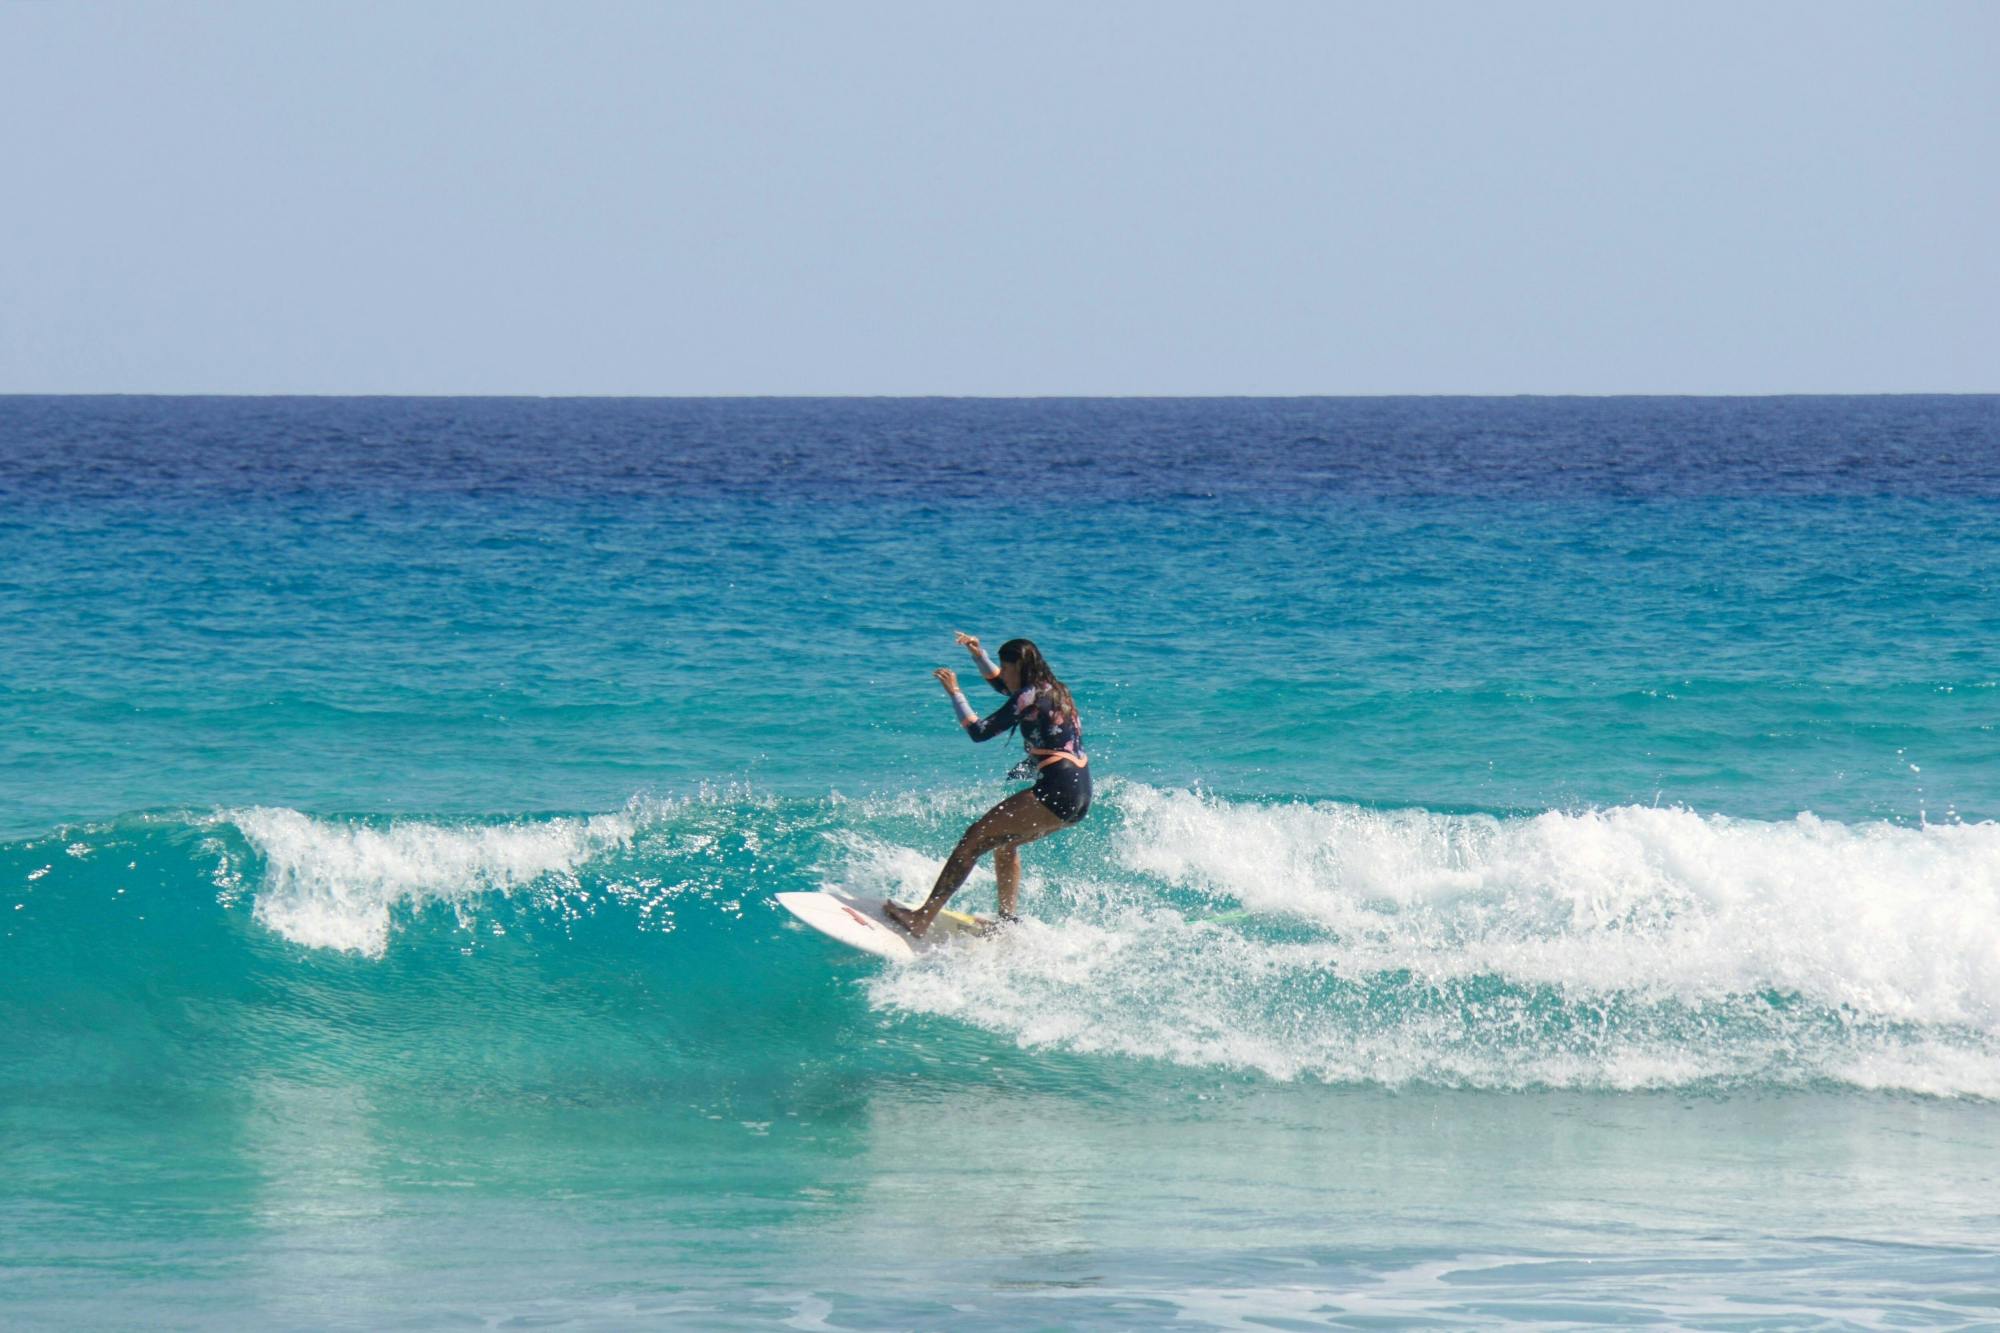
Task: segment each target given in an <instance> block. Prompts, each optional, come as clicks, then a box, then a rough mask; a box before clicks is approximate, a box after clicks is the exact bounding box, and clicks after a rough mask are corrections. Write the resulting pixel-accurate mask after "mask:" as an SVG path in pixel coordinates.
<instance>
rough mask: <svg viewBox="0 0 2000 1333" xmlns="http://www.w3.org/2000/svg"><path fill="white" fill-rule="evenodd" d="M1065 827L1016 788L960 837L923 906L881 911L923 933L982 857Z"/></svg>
mask: <svg viewBox="0 0 2000 1333" xmlns="http://www.w3.org/2000/svg"><path fill="white" fill-rule="evenodd" d="M1062 826H1063V822H1062V820H1061V819H1059V818H1057V817H1056V816H1055V815H1054V814H1052V813H1050V811H1049V808H1048V807H1047V806H1045V805H1043V804H1042V803H1041V801H1040V800H1038V799H1036V797H1035V793H1034V791H1033V790H1032V789H1030V790H1028V791H1017V792H1015V793H1014V794H1013V795H1012V796H1009V797H1008V798H1007V799H1006V800H1004V801H1002V802H1000V804H998V805H996V806H994V807H993V808H992V809H991V810H988V811H987V812H986V813H985V814H983V815H981V816H980V817H979V818H978V819H976V820H974V821H973V824H972V827H971V828H969V829H967V830H966V831H965V836H964V837H962V838H960V839H959V840H958V846H956V847H954V848H952V849H951V855H950V856H948V857H946V858H945V862H944V869H943V870H940V871H939V872H938V877H937V883H936V884H935V885H933V886H932V887H931V896H930V897H928V898H926V899H925V900H924V905H923V906H922V907H919V908H917V909H916V910H915V911H913V912H911V911H905V910H903V909H902V908H899V907H897V906H896V905H895V904H894V903H890V904H889V905H888V906H886V907H884V908H883V909H882V910H883V911H884V912H886V913H888V914H889V916H890V917H891V918H892V919H894V920H895V921H896V922H897V923H898V924H900V925H901V926H902V927H903V928H904V929H905V930H907V931H909V932H910V933H911V934H912V935H922V934H923V933H924V932H925V931H926V930H929V929H930V926H931V922H932V921H934V920H936V919H937V914H938V913H939V912H941V911H943V910H944V905H945V904H946V903H948V902H950V901H951V895H952V894H954V893H957V892H958V887H959V885H961V884H963V883H965V877H966V876H967V875H970V874H971V873H972V867H973V865H974V864H975V863H976V862H977V861H978V860H979V858H980V857H982V856H984V855H986V854H987V853H988V852H990V851H993V850H994V849H996V848H999V847H1019V846H1020V845H1021V844H1022V843H1024V842H1033V841H1034V840H1035V839H1036V838H1039V837H1041V836H1042V835H1043V834H1045V833H1053V832H1055V831H1056V830H1057V829H1059V828H1061V827H1062ZM1018 882H1019V881H1018V880H1017V881H1016V883H1017V884H1018Z"/></svg>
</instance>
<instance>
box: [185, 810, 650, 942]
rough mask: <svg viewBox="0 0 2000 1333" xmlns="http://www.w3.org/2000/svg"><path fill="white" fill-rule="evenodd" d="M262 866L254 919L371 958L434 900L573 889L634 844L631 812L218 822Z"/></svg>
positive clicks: (287, 814) (285, 816) (295, 814)
mask: <svg viewBox="0 0 2000 1333" xmlns="http://www.w3.org/2000/svg"><path fill="white" fill-rule="evenodd" d="M220 819H221V820H222V821H224V822H227V823H230V824H233V825H235V826H236V828H237V829H238V830H240V831H241V832H242V834H243V836H244V837H245V838H247V839H248V840H249V842H250V844H251V846H252V847H253V848H254V849H255V850H256V852H257V854H258V855H259V856H261V857H262V858H263V862H264V866H263V874H262V879H261V883H260V884H259V885H258V887H257V890H256V903H255V907H254V908H253V913H252V914H253V916H254V917H255V919H256V920H257V921H258V923H259V924H261V925H263V926H265V927H267V928H268V929H270V930H273V931H276V932H277V933H278V934H280V935H282V936H284V937H285V938H286V939H288V940H291V941H293V942H294V943H297V944H303V945H307V946H310V947H312V948H320V949H342V950H347V951H350V952H355V953H361V954H366V955H368V956H370V957H376V958H379V957H381V956H382V954H383V953H384V952H385V951H386V950H387V948H388V945H389V928H390V919H391V914H392V912H393V911H395V910H396V909H398V908H417V907H421V906H423V905H424V904H426V903H430V902H462V901H463V900H465V899H467V898H468V897H470V896H473V895H478V894H483V893H492V892H500V893H506V892H510V891H513V890H516V889H520V888H524V887H526V886H529V885H532V884H536V883H538V882H554V883H555V884H556V885H558V886H560V887H565V888H574V887H575V885H576V871H577V868H578V867H579V866H581V865H582V864H584V863H585V862H587V861H589V860H590V859H591V858H593V857H595V856H599V855H602V854H603V853H605V852H608V851H611V850H613V849H616V848H621V847H625V846H627V845H629V844H630V842H631V839H632V835H633V832H634V830H635V827H636V817H635V814H634V813H633V812H631V811H626V812H622V813H618V814H607V815H595V816H592V817H590V818H588V819H545V820H538V821H534V822H521V823H513V824H495V825H479V824H463V825H454V824H444V823H428V822H423V821H405V822H398V823H393V824H389V825H387V826H378V825H372V824H366V823H359V822H350V821H339V820H326V819H314V818H312V817H311V816H309V815H305V814H301V813H300V812H299V811H297V810H290V809H285V808H282V807H275V808H274V807H268V806H259V807H255V808H252V809H246V810H231V811H226V812H224V813H223V814H222V815H221V816H220Z"/></svg>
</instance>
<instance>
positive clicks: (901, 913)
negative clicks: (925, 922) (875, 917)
mask: <svg viewBox="0 0 2000 1333" xmlns="http://www.w3.org/2000/svg"><path fill="white" fill-rule="evenodd" d="M882 915H883V916H886V917H888V918H889V921H890V924H892V925H896V926H900V927H902V929H903V932H904V933H905V934H907V935H908V936H909V937H910V938H911V939H915V940H920V939H922V938H923V937H924V932H922V931H921V930H918V929H917V928H916V926H915V925H914V924H912V923H913V922H915V920H916V916H917V910H916V909H915V908H914V907H905V906H903V905H902V904H901V903H899V902H896V901H894V900H886V901H884V902H883V904H882Z"/></svg>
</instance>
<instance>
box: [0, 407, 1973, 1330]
mask: <svg viewBox="0 0 2000 1333" xmlns="http://www.w3.org/2000/svg"><path fill="white" fill-rule="evenodd" d="M954 630H965V631H968V632H971V633H975V634H979V635H981V636H982V637H983V638H984V639H985V641H986V642H987V643H988V644H989V645H997V644H998V643H999V642H1000V641H1001V640H1003V639H1006V638H1009V637H1014V636H1026V637H1031V638H1033V639H1035V640H1036V641H1037V642H1038V643H1039V644H1040V645H1041V647H1042V649H1043V651H1044V652H1045V654H1046V655H1047V657H1048V658H1049V660H1050V662H1051V663H1052V664H1053V666H1054V667H1055V669H1056V671H1057V672H1058V673H1059V674H1060V675H1061V676H1062V677H1063V679H1064V680H1065V682H1066V683H1067V684H1068V685H1069V686H1070V688H1071V690H1072V691H1073V693H1074V695H1075V697H1076V699H1077V702H1078V704H1079V707H1080V709H1081V712H1082V716H1083V724H1084V734H1085V740H1086V745H1087V748H1088V749H1089V751H1090V753H1091V756H1092V771H1093V773H1094V774H1096V775H1097V776H1096V783H1097V802H1096V805H1095V807H1094V808H1093V810H1092V813H1091V814H1090V816H1089V817H1088V819H1087V820H1085V821H1084V822H1083V823H1082V824H1081V825H1080V826H1078V827H1077V828H1075V829H1072V830H1067V831H1064V832H1061V833H1058V834H1056V835H1055V836H1053V837H1051V838H1049V839H1047V840H1045V841H1043V842H1040V843H1037V844H1034V845H1033V846H1031V847H1029V848H1028V849H1026V851H1025V852H1024V853H1023V862H1024V865H1025V868H1026V875H1025V882H1024V893H1023V905H1024V911H1025V912H1026V913H1027V915H1028V916H1029V917H1030V920H1028V921H1027V922H1026V923H1025V924H1024V925H1023V926H1022V927H1020V928H1019V929H1017V930H1015V931H1012V932H1010V933H1009V934H1008V935H1006V936H1004V937H1002V938H999V939H996V940H992V941H987V942H983V943H980V944H977V945H973V946H967V947H961V948H953V949H945V950H938V951H935V952H933V953H931V954H929V955H927V956H926V957H925V958H924V959H923V960H921V961H920V962H918V963H916V964H913V965H910V966H906V967H892V966H889V965H886V964H884V963H881V962H879V961H877V960H873V959H870V958H867V957H864V956H861V955H857V954H851V953H848V952H846V951H844V950H843V949H842V948H841V947H840V946H838V945H836V944H833V943H832V942H830V941H827V940H825V939H823V938H821V937H819V936H817V935H814V934H811V933H809V932H807V931H805V930H804V929H803V928H802V927H800V926H798V925H797V924H796V923H794V922H793V921H792V920H791V919H790V918H789V917H788V916H787V915H786V914H785V913H783V912H782V911H781V910H779V909H778V908H777V907H776V906H775V904H774V903H773V902H772V901H771V899H772V895H773V894H775V893H778V892H782V891H786V890H794V889H810V888H814V887H819V886H821V885H835V886H841V887H845V888H848V889H851V890H854V891H857V892H863V893H868V892H872V893H878V894H879V893H892V894H896V895H899V896H903V897H906V898H910V899H914V898H916V897H919V896H921V895H922V893H923V892H924V891H925V890H926V889H927V888H928V886H929V883H930V880H931V878H932V877H933V876H934V875H935V874H936V873H937V870H938V867H939V865H940V864H941V863H942V861H943V858H944V856H945V854H946V852H947V851H948V850H949V849H950V847H951V845H952V843H953V841H954V840H955V839H956V837H957V835H958V833H959V832H960V831H961V830H962V829H963V828H964V826H965V825H966V824H967V823H968V822H969V821H970V820H971V819H972V818H974V817H975V816H976V815H977V814H979V813H980V812H981V811H982V810H984V809H985V808H986V807H987V806H989V805H991V804H992V803H993V802H994V801H996V800H998V799H999V798H1001V797H1002V796H1004V795H1006V794H1007V793H1008V792H1010V791H1012V790H1015V789H1016V787H1017V786H1018V784H1010V783H1008V782H1007V781H1006V780H1005V778H1004V774H1005V772H1006V770H1007V768H1008V767H1009V766H1010V765H1011V764H1012V762H1013V761H1014V759H1015V758H1016V757H1017V756H1018V747H1017V746H1016V745H1015V744H1014V743H1013V742H1011V741H1008V740H1001V741H995V742H993V743H990V744H988V745H984V746H971V745H968V744H966V742H965V740H964V738H963V735H962V734H961V733H960V732H959V731H958V728H957V726H956V724H955V722H954V720H953V717H952V713H951V709H950V707H949V705H948V704H947V702H946V701H945V699H944V697H943V695H942V694H941V692H940V691H939V690H938V688H937V686H936V683H935V682H934V681H932V680H931V679H930V676H929V673H930V671H931V669H932V668H934V667H937V666H953V667H955V668H958V669H960V670H961V671H966V672H968V673H969V671H970V668H969V665H968V663H967V661H966V658H965V655H964V654H963V652H962V651H961V650H959V649H957V648H955V647H954V646H953V642H952V633H953V631H954ZM968 679H969V675H968ZM971 683H972V684H973V685H975V686H976V685H977V682H976V681H973V682H971ZM983 693H984V691H983V690H975V691H974V701H975V703H977V702H980V695H981V694H983ZM988 698H989V699H990V698H991V696H988ZM1996 725H2000V397H1888V398H1768V399H1697V398H1611V399H1552V398H1521V399H1476V398H1416V399H1353V400H1343V399H1286V400H1272V399H1242V400H1228V399H1194V400H1136V399H1087V400H952V399H771V400H750V399H737V400H601V399H593V400H542V399H381V398H361V399H332V398H302V399H256V398H242V399H229V398H217V399H202V398H23V397H15V398H0V1163H4V1166H0V1326H7V1327H30V1328H32V1327H85V1326H87V1327H123V1326H134V1325H142V1324H143V1325H147V1326H154V1327H159V1326H167V1327H194V1326H200V1327H214V1326H244V1325H254V1326H262V1327H308V1326H310V1327H326V1326H338V1327H354V1328H371V1329H372V1328H384V1327H435V1326H439V1325H466V1326H501V1327H511V1326H552V1327H624V1326H630V1325H633V1324H648V1325H654V1326H668V1327H702V1328H731V1327H743V1328H751V1327H769V1326H788V1327H793V1328H805V1329H814V1328H839V1329H905V1328H942V1327H952V1328H1008V1329H1011V1328H1019V1327H1070V1326H1076V1327H1098V1328H1151V1327H1154V1326H1156V1325H1159V1324H1161V1323H1165V1322H1169V1321H1177V1322H1178V1324H1180V1325H1183V1326H1187V1327H1191V1328H1204V1327H1207V1328H1307V1327H1364V1326H1365V1327H1382V1326H1398V1325H1416V1326H1424V1327H1443V1326H1463V1327H1488V1326H1492V1325H1494V1324H1500V1323H1509V1322H1513V1323H1523V1324H1530V1325H1538V1326H1540V1325H1549V1324H1559V1323H1571V1324H1579V1325H1603V1324H1612V1323H1658V1324H1670V1325H1677V1326H1701V1327H1716V1328H1734V1329H1743V1328H1766V1327H1769V1328H1795V1327H1821V1326H1826V1327H1833V1326H1852V1327H1871V1328H1874V1327H1888V1326H1896V1327H1954V1326H1971V1325H1975V1324H1982V1323H1984V1324H1989V1325H1990V1323H1991V1322H1992V1321H1994V1320H1996V1319H2000V822H1996V821H2000V762H1996V743H2000V734H1997V733H1996ZM992 901H993V879H992V875H991V872H990V870H988V869H986V868H985V867H982V868H981V869H980V870H979V871H978V872H976V873H975V875H974V877H973V879H972V880H971V882H970V883H969V884H968V886H967V888H966V890H965V892H964V894H963V895H962V898H961V900H960V904H959V905H965V906H970V907H973V908H990V907H991V905H992Z"/></svg>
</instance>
